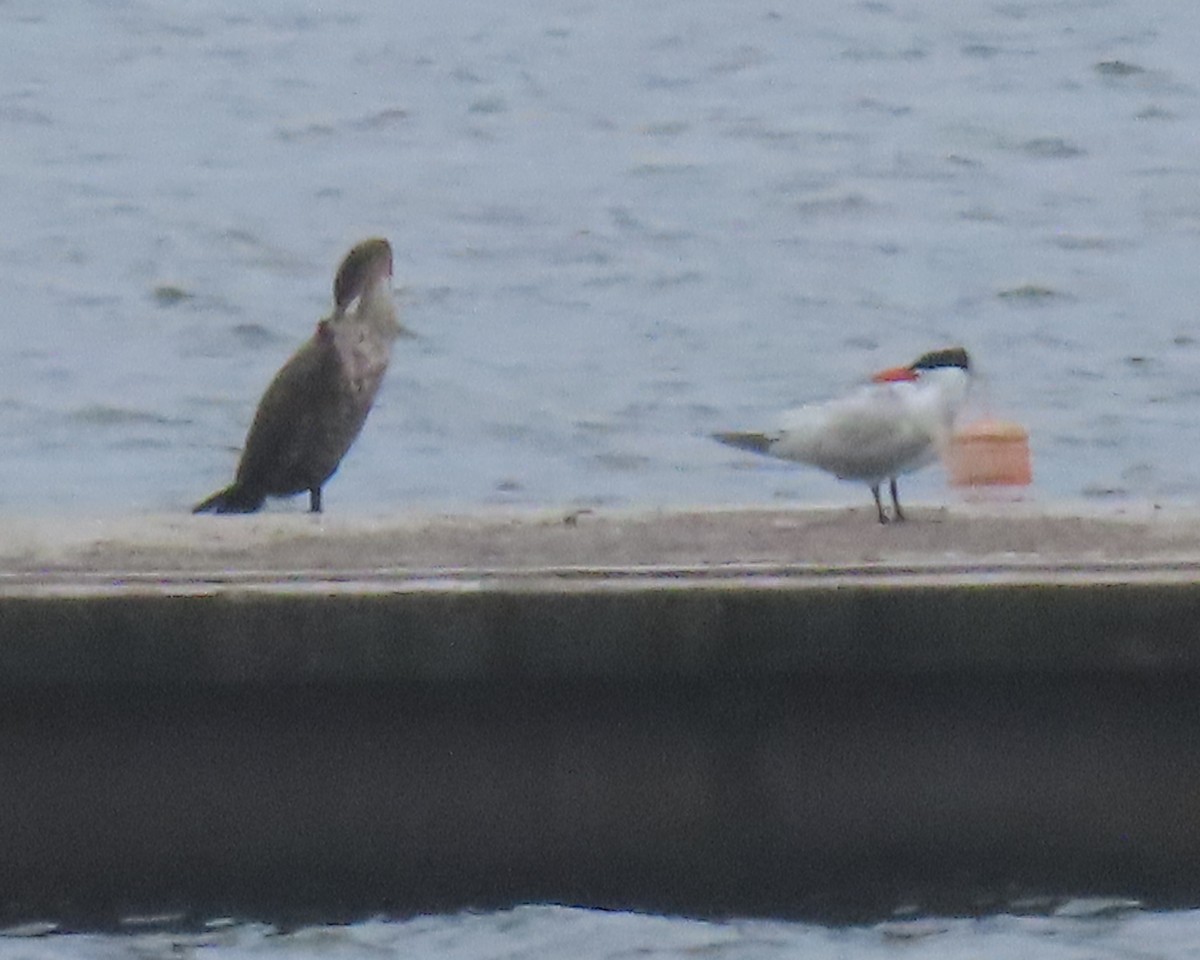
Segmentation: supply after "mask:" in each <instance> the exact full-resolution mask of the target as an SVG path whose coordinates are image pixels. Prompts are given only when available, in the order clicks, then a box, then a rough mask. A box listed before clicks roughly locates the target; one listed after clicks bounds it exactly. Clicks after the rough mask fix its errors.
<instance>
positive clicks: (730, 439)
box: [712, 433, 776, 453]
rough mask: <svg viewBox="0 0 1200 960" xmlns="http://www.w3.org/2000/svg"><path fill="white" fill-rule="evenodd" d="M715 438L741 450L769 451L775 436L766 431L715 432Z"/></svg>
mask: <svg viewBox="0 0 1200 960" xmlns="http://www.w3.org/2000/svg"><path fill="white" fill-rule="evenodd" d="M712 436H713V439H714V440H717V441H719V442H720V443H724V444H726V445H727V446H730V447H737V448H738V449H739V450H752V451H754V452H755V453H769V452H770V450H771V444H773V443H774V442H775V439H776V438H775V437H769V436H767V435H766V434H765V433H714V434H713V435H712Z"/></svg>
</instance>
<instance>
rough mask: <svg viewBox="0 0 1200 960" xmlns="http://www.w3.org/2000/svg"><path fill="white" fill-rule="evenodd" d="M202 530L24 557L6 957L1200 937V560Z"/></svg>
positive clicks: (653, 525) (7, 650)
mask: <svg viewBox="0 0 1200 960" xmlns="http://www.w3.org/2000/svg"><path fill="white" fill-rule="evenodd" d="M914 514H915V517H914V521H913V522H911V523H909V524H907V525H903V526H898V527H894V528H880V527H879V526H878V525H875V524H872V523H869V522H868V517H867V514H866V513H865V512H864V511H861V510H860V511H808V512H771V511H751V510H745V511H720V512H698V513H688V512H678V513H655V514H645V515H639V514H612V515H608V514H588V515H582V516H576V515H570V516H567V515H555V514H546V513H539V514H532V515H512V514H501V515H482V516H473V517H459V518H453V517H450V518H436V517H433V518H424V517H412V518H401V519H398V520H391V521H387V522H379V521H371V520H367V519H361V520H348V521H340V522H333V521H329V520H314V519H313V518H309V517H300V516H288V515H282V516H269V517H262V518H252V519H249V520H243V519H229V518H186V519H174V518H172V519H164V520H148V521H144V522H139V523H137V524H119V523H113V522H109V523H107V524H90V525H85V526H83V527H66V526H64V527H62V528H59V529H55V528H54V526H53V525H48V526H41V527H35V526H32V525H31V526H29V527H27V528H26V529H24V530H21V529H16V530H15V531H14V532H13V533H12V535H11V537H10V538H9V541H8V544H7V551H6V555H5V556H4V557H0V770H3V771H4V772H5V775H4V777H3V778H2V779H0V803H2V804H3V809H5V810H6V811H7V812H8V813H7V814H6V817H5V818H0V851H3V856H2V857H0V904H4V905H6V906H4V908H3V912H2V913H0V916H2V915H7V916H8V917H10V918H12V919H17V918H27V917H30V916H36V915H42V916H45V915H47V914H50V915H54V916H57V917H76V918H82V919H83V921H84V922H101V921H102V920H103V919H104V918H106V917H111V916H113V915H114V914H116V913H119V912H121V911H122V910H126V909H129V910H134V909H137V910H141V909H160V908H163V907H183V908H185V909H190V910H196V911H200V912H211V911H217V910H219V911H231V912H235V913H256V914H271V915H276V914H288V913H295V912H297V911H299V912H304V913H308V914H316V915H321V916H330V915H335V914H338V915H340V914H344V913H357V912H369V911H372V910H379V909H387V910H393V911H399V912H404V911H410V910H417V909H447V908H461V907H464V906H472V905H490V904H502V903H511V902H518V901H522V900H530V899H549V900H557V901H565V902H575V903H590V904H595V905H611V906H634V907H641V908H645V909H672V910H682V911H686V912H691V913H706V914H713V913H716V914H719V913H725V912H738V913H748V912H755V913H763V912H766V913H778V914H786V915H810V916H811V915H819V916H826V917H828V916H835V917H843V918H848V917H863V916H873V915H879V914H881V913H887V912H888V911H890V910H891V909H893V908H895V907H896V906H898V905H901V904H904V903H914V902H915V903H918V904H921V905H924V906H926V907H937V908H939V909H955V910H975V909H987V908H988V907H989V906H990V905H993V904H995V903H997V902H1000V901H1005V902H1006V901H1007V900H1008V899H1010V898H1011V897H1013V896H1014V895H1018V894H1022V893H1039V894H1041V893H1049V894H1055V893H1062V894H1081V893H1104V894H1115V895H1123V896H1138V897H1145V898H1148V899H1150V900H1152V901H1154V902H1164V903H1165V902H1170V903H1196V902H1200V870H1197V868H1196V867H1195V864H1196V863H1200V817H1197V816H1196V815H1195V798H1196V797H1197V796H1200V762H1198V761H1200V636H1198V633H1200V587H1198V586H1197V577H1196V573H1197V571H1200V519H1198V518H1197V517H1196V516H1194V515H1192V514H1190V513H1187V512H1183V511H1174V512H1172V511H1158V510H1153V509H1150V508H1143V509H1140V510H1138V511H1135V512H1133V513H1131V514H1129V515H1112V514H1110V515H1090V516H1078V515H1070V514H1066V513H1064V514H1062V515H1057V516H1056V515H1054V514H1052V513H1047V512H1037V511H1036V510H1034V509H1032V508H1028V507H1023V506H1017V507H1007V506H1006V507H987V508H978V507H973V508H959V509H956V510H952V511H920V510H917V511H914Z"/></svg>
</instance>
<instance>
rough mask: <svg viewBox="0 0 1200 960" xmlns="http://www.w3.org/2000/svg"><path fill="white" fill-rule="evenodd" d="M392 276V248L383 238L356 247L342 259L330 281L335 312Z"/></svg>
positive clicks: (375, 238)
mask: <svg viewBox="0 0 1200 960" xmlns="http://www.w3.org/2000/svg"><path fill="white" fill-rule="evenodd" d="M391 275H392V245H391V244H390V243H388V242H387V241H386V240H384V239H383V238H382V237H372V238H371V239H370V240H364V241H363V242H362V243H360V244H357V245H356V246H355V247H354V248H353V249H352V250H351V251H350V252H349V253H348V254H346V256H345V259H343V260H342V265H341V266H340V267H338V272H337V276H336V277H335V278H334V280H333V302H334V305H335V306H336V307H337V309H338V311H339V312H340V311H343V310H345V309H346V307H348V306H349V305H350V304H351V303H352V302H353V301H354V298H355V297H361V296H362V295H363V294H364V293H366V292H367V290H368V289H370V287H371V286H372V285H373V284H375V283H376V282H378V281H379V280H381V279H383V278H385V277H389V278H390V277H391Z"/></svg>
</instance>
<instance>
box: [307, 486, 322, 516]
mask: <svg viewBox="0 0 1200 960" xmlns="http://www.w3.org/2000/svg"><path fill="white" fill-rule="evenodd" d="M308 512H309V513H320V512H321V488H320V487H309V488H308Z"/></svg>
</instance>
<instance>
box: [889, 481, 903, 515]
mask: <svg viewBox="0 0 1200 960" xmlns="http://www.w3.org/2000/svg"><path fill="white" fill-rule="evenodd" d="M891 488H892V506H894V507H895V508H896V519H897V520H903V519H904V511H903V510H901V509H900V496H899V494H897V493H896V478H895V477H892V482H891Z"/></svg>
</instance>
